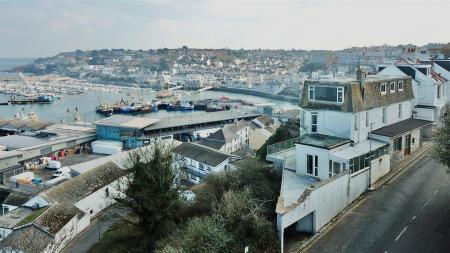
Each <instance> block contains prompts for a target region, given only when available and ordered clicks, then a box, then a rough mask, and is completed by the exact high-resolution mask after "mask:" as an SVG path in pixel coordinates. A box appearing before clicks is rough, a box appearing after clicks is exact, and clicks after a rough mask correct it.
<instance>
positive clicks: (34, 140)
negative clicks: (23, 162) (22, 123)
mask: <svg viewBox="0 0 450 253" xmlns="http://www.w3.org/2000/svg"><path fill="white" fill-rule="evenodd" d="M94 134H95V129H94V128H84V127H72V126H65V125H59V126H56V127H54V128H49V129H46V130H43V131H39V132H33V133H23V134H15V135H8V136H2V137H0V145H3V146H6V147H7V149H8V151H6V152H10V151H11V150H15V149H22V148H25V149H28V148H32V147H34V146H40V145H47V144H48V145H52V144H53V143H54V142H58V141H60V142H61V141H69V140H71V139H74V138H75V139H76V138H84V137H86V136H89V135H94ZM5 155H7V154H0V157H3V156H5Z"/></svg>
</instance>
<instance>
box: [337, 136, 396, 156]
mask: <svg viewBox="0 0 450 253" xmlns="http://www.w3.org/2000/svg"><path fill="white" fill-rule="evenodd" d="M387 145H389V143H386V142H382V141H379V140H374V139H372V143H371V142H370V140H365V141H363V142H360V143H357V144H356V145H354V146H350V147H346V148H344V149H341V150H339V151H337V152H334V153H331V154H332V155H333V156H336V157H339V158H343V159H345V160H350V159H352V158H355V157H358V156H360V155H364V154H367V153H369V152H370V150H372V151H374V150H376V149H378V148H381V147H383V146H387Z"/></svg>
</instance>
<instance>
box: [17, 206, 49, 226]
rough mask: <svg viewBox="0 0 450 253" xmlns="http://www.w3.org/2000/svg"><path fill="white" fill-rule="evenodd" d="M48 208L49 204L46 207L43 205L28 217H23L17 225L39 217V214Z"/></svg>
mask: <svg viewBox="0 0 450 253" xmlns="http://www.w3.org/2000/svg"><path fill="white" fill-rule="evenodd" d="M48 208H49V206H46V207H43V208H41V209H38V210H35V211H33V212H32V213H31V214H30V215H28V216H27V217H25V218H24V219H22V220H21V221H20V222H19V223H17V225H16V226H17V227H19V226H22V225H26V224H28V223H31V222H32V221H33V220H34V219H36V218H37V217H39V215H41V214H42V213H43V212H45V210H47V209H48Z"/></svg>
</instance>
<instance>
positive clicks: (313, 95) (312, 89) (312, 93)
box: [309, 86, 316, 100]
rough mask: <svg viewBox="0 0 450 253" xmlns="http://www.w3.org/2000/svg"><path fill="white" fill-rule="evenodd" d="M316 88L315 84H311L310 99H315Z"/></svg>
mask: <svg viewBox="0 0 450 253" xmlns="http://www.w3.org/2000/svg"><path fill="white" fill-rule="evenodd" d="M314 91H315V89H314V86H309V100H315V97H316V96H315V94H314V93H315V92H314Z"/></svg>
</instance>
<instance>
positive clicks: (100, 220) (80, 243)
mask: <svg viewBox="0 0 450 253" xmlns="http://www.w3.org/2000/svg"><path fill="white" fill-rule="evenodd" d="M127 213H128V211H127V210H125V209H123V208H120V207H117V206H112V207H109V208H108V209H107V210H106V211H104V212H103V213H102V214H100V215H99V216H97V217H96V218H95V219H93V220H91V224H90V225H89V227H87V228H86V229H85V230H84V231H83V232H81V233H80V234H79V235H78V236H77V238H75V239H74V240H73V241H72V242H71V243H70V244H69V245H67V246H66V247H65V248H64V250H63V251H62V252H64V253H84V252H87V251H88V250H89V249H90V248H91V247H92V246H93V245H94V244H96V243H97V242H98V241H99V238H101V236H102V235H103V233H105V232H106V231H107V230H108V229H109V228H110V227H111V226H112V225H113V224H114V223H115V222H117V221H118V220H119V219H121V217H122V215H126V214H127Z"/></svg>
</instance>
